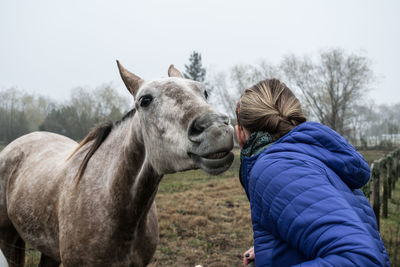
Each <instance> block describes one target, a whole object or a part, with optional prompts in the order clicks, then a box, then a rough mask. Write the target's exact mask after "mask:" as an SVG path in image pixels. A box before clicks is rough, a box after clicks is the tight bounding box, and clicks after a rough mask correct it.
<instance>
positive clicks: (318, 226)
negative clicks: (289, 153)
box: [249, 159, 384, 266]
mask: <svg viewBox="0 0 400 267" xmlns="http://www.w3.org/2000/svg"><path fill="white" fill-rule="evenodd" d="M282 162H284V163H282ZM255 169H256V170H257V171H256V172H255V173H254V174H253V175H254V176H253V177H255V179H251V180H250V181H251V182H250V184H249V192H250V198H251V202H252V204H253V205H255V206H254V207H255V209H257V210H258V211H259V212H255V213H254V214H255V218H253V219H254V220H257V221H258V222H259V223H260V224H261V225H263V226H265V227H266V229H269V230H270V231H271V232H272V234H273V235H274V236H275V237H277V238H280V239H281V240H283V241H285V242H287V243H289V244H290V245H291V246H292V247H294V248H296V249H297V250H298V251H300V252H301V253H302V254H303V255H304V256H305V257H306V258H307V259H313V260H310V261H307V262H303V263H301V264H300V265H298V266H383V264H384V259H382V255H381V253H380V252H379V249H378V248H377V247H376V243H375V242H374V238H376V237H373V236H371V234H370V233H369V231H368V230H367V229H366V228H365V226H364V224H363V223H362V220H361V219H360V218H359V217H358V215H357V214H356V212H355V211H354V208H353V207H351V206H350V205H349V203H348V202H347V201H346V200H345V198H344V197H343V195H342V193H340V192H338V191H337V189H335V188H334V187H333V186H332V185H331V184H330V182H329V181H328V179H327V176H326V175H325V174H324V172H323V170H322V169H318V167H316V166H314V165H312V164H310V163H307V162H302V161H300V160H289V159H285V160H284V161H275V162H273V163H269V166H266V167H265V166H264V168H255Z"/></svg>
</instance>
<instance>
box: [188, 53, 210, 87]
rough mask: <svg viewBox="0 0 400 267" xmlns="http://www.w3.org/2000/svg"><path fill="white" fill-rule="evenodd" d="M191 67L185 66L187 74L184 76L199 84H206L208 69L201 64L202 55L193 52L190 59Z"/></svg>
mask: <svg viewBox="0 0 400 267" xmlns="http://www.w3.org/2000/svg"><path fill="white" fill-rule="evenodd" d="M189 62H190V63H189V65H186V64H185V72H184V73H183V76H185V78H186V79H191V80H194V81H198V82H204V80H205V76H206V69H205V68H203V65H202V64H201V54H200V53H198V52H196V51H193V52H192V54H191V55H190V57H189Z"/></svg>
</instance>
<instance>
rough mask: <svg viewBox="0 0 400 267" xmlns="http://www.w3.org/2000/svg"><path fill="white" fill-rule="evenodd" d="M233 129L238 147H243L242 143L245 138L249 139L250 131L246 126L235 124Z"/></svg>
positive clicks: (244, 141)
mask: <svg viewBox="0 0 400 267" xmlns="http://www.w3.org/2000/svg"><path fill="white" fill-rule="evenodd" d="M235 131H236V136H237V139H238V143H239V146H240V148H243V146H244V143H246V141H247V139H249V137H250V132H249V131H248V130H247V129H246V128H244V127H243V126H240V125H236V126H235Z"/></svg>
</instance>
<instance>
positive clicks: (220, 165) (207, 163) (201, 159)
mask: <svg viewBox="0 0 400 267" xmlns="http://www.w3.org/2000/svg"><path fill="white" fill-rule="evenodd" d="M189 156H190V157H191V158H192V160H193V161H194V162H195V164H196V165H197V166H198V167H199V168H201V169H202V170H203V171H205V172H207V173H209V174H212V175H217V174H220V173H222V172H224V171H226V170H228V169H229V167H230V166H231V165H232V162H233V159H234V155H233V153H232V152H230V151H222V152H216V153H209V154H205V155H197V154H193V153H189Z"/></svg>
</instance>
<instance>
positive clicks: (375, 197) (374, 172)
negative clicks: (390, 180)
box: [371, 160, 381, 230]
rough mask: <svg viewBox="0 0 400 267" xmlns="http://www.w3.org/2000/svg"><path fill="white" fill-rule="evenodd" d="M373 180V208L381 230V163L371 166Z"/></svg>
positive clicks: (377, 162)
mask: <svg viewBox="0 0 400 267" xmlns="http://www.w3.org/2000/svg"><path fill="white" fill-rule="evenodd" d="M371 180H372V183H371V184H372V194H371V195H372V199H371V200H372V208H373V210H374V213H375V217H376V223H377V225H378V230H379V228H380V224H379V222H380V220H379V217H380V208H381V203H380V199H379V185H380V182H379V161H377V160H375V161H374V162H373V163H372V165H371Z"/></svg>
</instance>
